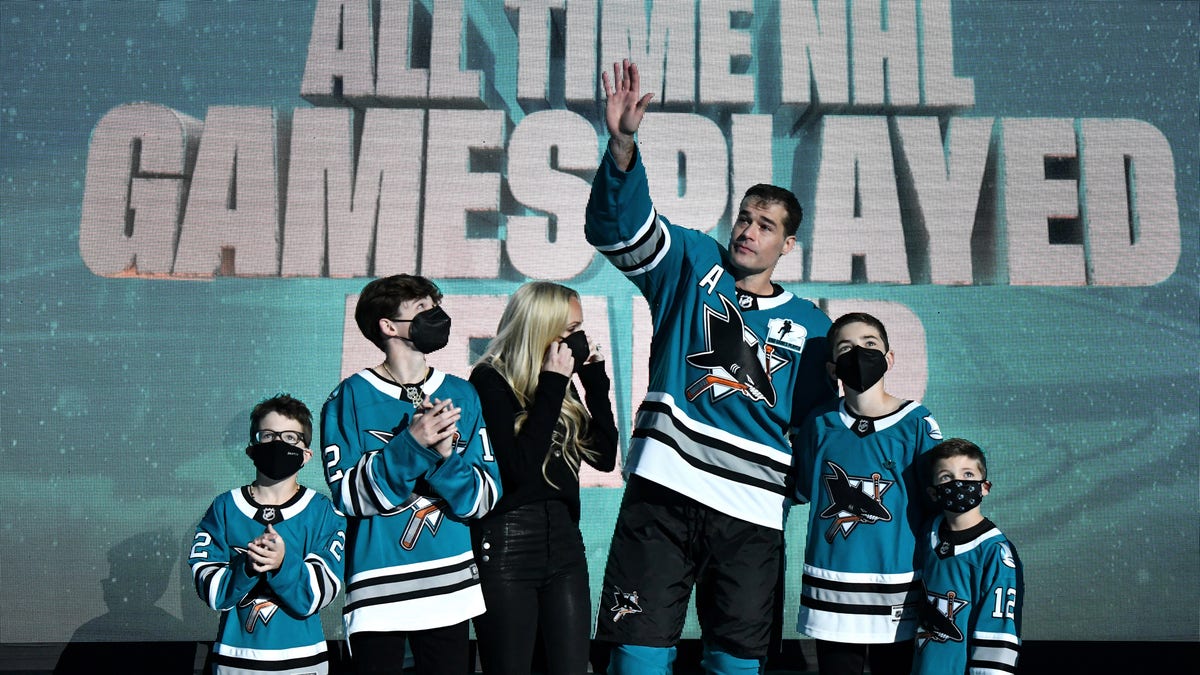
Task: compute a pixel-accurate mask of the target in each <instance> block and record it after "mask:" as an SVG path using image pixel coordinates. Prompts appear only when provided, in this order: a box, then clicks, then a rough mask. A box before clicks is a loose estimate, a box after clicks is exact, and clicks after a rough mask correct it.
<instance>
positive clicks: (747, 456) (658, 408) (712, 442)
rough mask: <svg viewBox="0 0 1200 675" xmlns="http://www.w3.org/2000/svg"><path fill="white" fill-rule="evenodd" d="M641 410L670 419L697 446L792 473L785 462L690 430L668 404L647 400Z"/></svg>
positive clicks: (782, 473) (781, 471)
mask: <svg viewBox="0 0 1200 675" xmlns="http://www.w3.org/2000/svg"><path fill="white" fill-rule="evenodd" d="M641 410H646V411H649V412H653V413H657V414H659V415H664V416H666V417H667V418H668V419H670V420H671V424H672V425H673V426H674V427H675V429H676V430H677V431H678V432H679V433H680V434H682V435H684V436H686V437H687V438H688V440H690V441H692V442H693V443H695V444H696V445H702V446H706V447H709V448H712V449H713V450H717V451H719V452H723V453H725V454H728V455H732V456H733V457H736V458H738V459H740V460H743V461H745V462H749V463H751V464H757V465H759V466H764V467H766V468H768V469H771V470H772V471H775V472H776V473H779V474H781V475H787V474H788V472H789V471H791V466H790V465H789V464H784V463H783V462H777V461H775V460H773V459H770V458H768V457H763V456H762V455H759V454H756V453H753V452H750V451H749V450H745V449H743V448H741V447H739V446H737V445H734V444H733V443H729V442H727V441H722V440H720V439H717V438H713V437H712V436H706V435H704V434H702V433H700V432H697V431H693V430H692V429H689V428H688V427H687V426H685V425H684V424H683V423H682V422H680V421H679V419H677V418H676V417H675V415H674V414H673V413H674V411H675V409H674V408H672V407H671V406H670V405H667V404H666V403H663V402H661V401H650V400H647V401H644V402H643V403H642V405H641V408H640V409H639V411H641ZM638 431H639V430H637V429H635V430H634V435H635V436H636V435H637V432H638Z"/></svg>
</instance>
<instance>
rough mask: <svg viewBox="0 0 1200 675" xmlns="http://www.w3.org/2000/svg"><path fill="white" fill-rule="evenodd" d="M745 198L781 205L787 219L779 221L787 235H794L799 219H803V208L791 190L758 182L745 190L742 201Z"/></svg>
mask: <svg viewBox="0 0 1200 675" xmlns="http://www.w3.org/2000/svg"><path fill="white" fill-rule="evenodd" d="M747 199H753V200H757V201H763V202H767V203H770V204H779V205H781V206H783V209H784V211H786V212H787V220H786V221H785V222H783V223H781V224H782V225H783V229H784V231H785V232H787V235H788V236H789V237H794V236H796V231H797V230H799V229H800V221H801V220H803V219H804V209H802V208H800V200H799V199H796V195H794V194H792V191H791V190H788V189H785V188H781V187H779V186H778V185H768V184H767V183H759V184H758V185H755V186H753V187H751V188H750V189H749V190H746V194H745V195H744V196H743V197H742V201H743V202H745V201H746V200H747Z"/></svg>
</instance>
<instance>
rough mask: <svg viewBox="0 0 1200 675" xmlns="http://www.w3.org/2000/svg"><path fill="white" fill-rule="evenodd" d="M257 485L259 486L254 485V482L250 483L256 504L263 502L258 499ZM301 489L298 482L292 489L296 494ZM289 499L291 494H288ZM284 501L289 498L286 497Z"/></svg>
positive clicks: (252, 496)
mask: <svg viewBox="0 0 1200 675" xmlns="http://www.w3.org/2000/svg"><path fill="white" fill-rule="evenodd" d="M255 487H257V486H256V485H254V483H251V484H250V498H251V499H253V500H254V502H255V503H256V504H262V502H261V501H259V499H258V490H255V489H254V488H255ZM299 491H300V484H299V483H296V487H295V488H294V489H293V490H292V494H293V495H294V494H296V493H297V492H299ZM288 499H291V495H288ZM283 501H284V502H286V501H287V499H284V500H283ZM281 503H282V502H281ZM267 506H272V505H271V504H268V505H267Z"/></svg>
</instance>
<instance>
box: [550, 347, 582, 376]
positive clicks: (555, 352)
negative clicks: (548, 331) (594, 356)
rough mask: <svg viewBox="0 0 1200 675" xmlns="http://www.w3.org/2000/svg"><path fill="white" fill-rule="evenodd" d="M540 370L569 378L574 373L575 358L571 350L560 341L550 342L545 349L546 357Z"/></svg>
mask: <svg viewBox="0 0 1200 675" xmlns="http://www.w3.org/2000/svg"><path fill="white" fill-rule="evenodd" d="M542 370H543V371H549V372H552V373H558V374H559V375H565V376H567V377H570V376H571V373H573V372H575V356H574V355H573V354H572V353H571V348H570V347H568V346H567V345H565V344H563V343H562V342H561V341H555V342H551V343H550V347H549V348H548V349H546V357H545V358H544V359H542Z"/></svg>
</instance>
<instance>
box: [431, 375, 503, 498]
mask: <svg viewBox="0 0 1200 675" xmlns="http://www.w3.org/2000/svg"><path fill="white" fill-rule="evenodd" d="M454 402H455V404H456V405H458V407H459V408H461V409H462V417H461V418H460V419H459V422H458V433H459V437H458V439H457V440H456V441H455V448H456V451H455V452H452V453H450V456H449V457H447V458H445V460H443V461H442V462H441V463H440V464H437V465H436V466H435V467H434V469H433V471H431V472H429V473H427V474H426V475H425V479H426V480H427V481H428V482H429V485H430V486H431V487H432V488H433V490H434V491H435V492H436V493H437V495H438V496H439V497H441V498H442V499H444V500H445V501H446V504H447V505H448V507H449V510H450V512H451V513H453V514H454V515H455V516H458V517H459V518H479V517H481V516H483V515H485V514H487V513H488V512H489V511H491V510H492V507H494V506H495V505H496V502H497V501H499V500H500V469H499V468H498V467H497V466H496V457H495V454H494V453H493V451H492V443H491V439H490V438H488V433H487V426H486V425H485V424H484V421H483V414H482V412H481V411H480V405H479V397H478V396H477V395H476V394H475V390H474V389H472V388H471V387H469V386H468V387H466V388H465V389H464V391H463V393H462V394H459V395H458V396H456V397H455V399H454ZM464 446H465V447H464ZM439 457H440V455H439Z"/></svg>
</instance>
